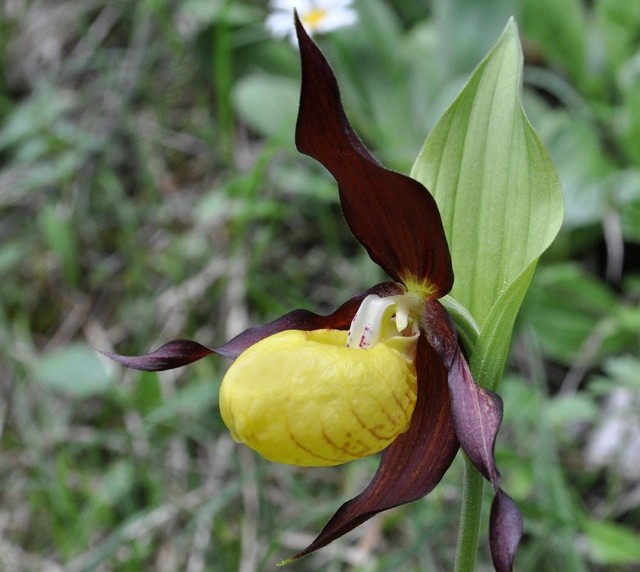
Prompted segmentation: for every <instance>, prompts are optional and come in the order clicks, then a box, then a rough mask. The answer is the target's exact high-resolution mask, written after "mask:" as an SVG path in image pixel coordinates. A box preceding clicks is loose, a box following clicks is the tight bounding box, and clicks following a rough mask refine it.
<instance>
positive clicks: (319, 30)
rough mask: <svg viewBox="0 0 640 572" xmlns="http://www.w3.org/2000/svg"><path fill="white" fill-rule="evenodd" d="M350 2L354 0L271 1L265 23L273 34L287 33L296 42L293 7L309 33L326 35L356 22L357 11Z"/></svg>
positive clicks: (280, 35)
mask: <svg viewBox="0 0 640 572" xmlns="http://www.w3.org/2000/svg"><path fill="white" fill-rule="evenodd" d="M352 4H353V0H271V2H270V3H269V8H270V9H271V14H269V16H267V20H266V26H267V29H268V30H269V31H270V32H271V33H272V34H273V35H274V36H276V37H278V38H284V37H286V36H289V39H290V40H291V42H292V43H293V44H295V43H296V41H297V40H296V31H295V27H294V25H293V11H294V9H295V10H296V11H297V12H298V16H299V18H300V20H301V22H302V24H303V25H304V27H305V29H306V30H307V32H308V33H309V34H311V35H313V34H326V33H327V32H332V31H333V30H337V29H338V28H343V27H345V26H351V25H352V24H355V23H356V22H357V21H358V13H357V12H356V11H355V10H354V9H353V8H351V5H352Z"/></svg>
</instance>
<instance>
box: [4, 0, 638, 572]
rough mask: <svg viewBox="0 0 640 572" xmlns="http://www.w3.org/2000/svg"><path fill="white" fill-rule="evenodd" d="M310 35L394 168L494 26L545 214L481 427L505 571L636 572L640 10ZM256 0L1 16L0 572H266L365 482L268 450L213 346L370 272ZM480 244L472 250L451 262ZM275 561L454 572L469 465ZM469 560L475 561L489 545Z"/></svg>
mask: <svg viewBox="0 0 640 572" xmlns="http://www.w3.org/2000/svg"><path fill="white" fill-rule="evenodd" d="M356 8H357V10H358V12H359V16H360V21H359V23H358V25H357V26H355V27H351V28H345V29H342V30H338V31H335V32H333V33H332V34H329V35H327V36H324V37H320V38H318V41H319V43H320V45H321V46H322V48H323V49H324V50H325V52H326V54H327V56H328V58H329V60H330V61H331V63H332V65H333V66H334V69H335V72H336V75H337V76H338V80H339V82H340V84H341V87H342V93H343V99H344V102H345V107H346V109H347V113H348V114H349V116H350V118H351V120H352V122H353V124H354V126H355V128H356V129H357V131H358V132H359V133H360V134H361V136H362V138H363V139H364V141H365V142H366V144H367V145H368V146H369V148H370V149H372V151H373V152H374V154H375V155H376V156H377V157H378V158H379V159H380V160H381V161H382V162H383V163H384V164H385V165H388V166H390V167H393V168H395V169H397V170H400V171H402V172H408V171H409V170H410V168H411V165H412V163H413V161H414V159H415V157H416V155H417V153H418V151H419V149H420V147H421V145H422V143H423V141H424V139H425V138H426V136H427V134H428V132H429V130H430V129H431V128H432V127H433V125H434V124H435V122H436V120H437V118H438V117H439V115H440V114H441V113H442V112H443V111H444V109H445V108H446V107H447V105H448V104H449V103H451V101H452V100H453V98H454V97H455V95H456V93H457V92H458V91H459V89H460V88H461V87H462V85H463V84H464V81H465V79H466V78H467V77H468V76H469V74H470V72H471V71H472V69H473V67H474V66H475V65H476V64H477V63H478V62H479V61H480V59H481V58H482V57H483V56H484V54H485V53H486V52H487V50H488V49H489V48H490V47H491V45H492V44H493V43H494V42H495V41H496V40H497V38H498V36H499V34H500V32H501V30H502V28H503V27H504V25H505V23H506V21H507V18H508V17H509V16H510V15H515V16H516V19H517V21H518V24H519V27H520V32H521V37H522V42H523V47H524V51H525V62H526V68H525V76H524V80H525V86H524V92H523V97H524V103H525V107H526V109H527V112H528V114H529V117H530V119H531V122H532V124H533V125H534V127H535V128H536V130H537V131H538V133H539V134H540V136H541V137H542V139H543V141H544V142H545V144H546V145H547V146H548V148H549V150H550V152H551V155H552V156H553V159H554V161H555V163H556V165H557V169H558V171H559V174H560V177H561V180H562V184H563V188H564V192H565V198H566V220H565V224H564V227H563V230H562V232H561V235H560V236H559V238H558V240H557V241H556V243H555V244H554V246H553V247H552V249H551V250H550V251H549V252H548V253H547V254H546V255H545V257H544V259H543V260H542V262H541V264H540V267H539V270H538V272H537V275H536V278H535V281H534V284H533V286H532V289H531V291H530V294H529V296H528V298H527V300H526V303H525V307H524V309H523V311H522V313H521V316H520V319H519V322H518V325H517V330H516V334H515V337H514V343H513V350H512V356H511V360H510V365H509V368H508V376H507V379H506V380H505V381H504V382H503V384H502V393H503V396H504V399H505V412H506V413H505V423H504V425H503V429H502V431H501V434H500V437H499V442H498V444H497V457H498V462H499V466H500V467H501V470H502V472H503V479H504V481H503V483H504V487H505V489H506V490H507V491H509V492H510V493H511V494H512V495H513V496H514V497H515V498H516V500H517V501H518V502H519V504H520V506H521V508H522V510H523V512H524V514H525V538H524V541H523V545H522V547H521V550H520V553H519V556H518V560H517V563H516V566H517V569H518V570H521V571H545V570H549V571H554V570H564V571H570V572H571V571H582V570H621V571H624V570H638V567H640V543H639V542H638V537H639V535H640V461H639V459H640V307H639V301H640V0H590V1H586V0H585V1H581V0H564V1H561V2H559V1H556V0H497V1H489V0H481V1H473V0H431V1H425V2H411V1H409V0H393V1H383V0H359V1H358V2H356ZM266 15H267V6H266V3H264V2H258V1H250V0H238V1H234V2H232V1H222V0H183V1H180V2H172V1H169V0H141V1H140V2H128V1H125V0H109V1H107V0H59V1H56V0H40V1H35V0H34V1H28V0H5V1H4V3H2V4H1V5H0V48H1V49H0V71H1V73H0V169H1V170H0V213H1V218H0V272H1V275H2V280H0V341H1V342H2V343H1V344H0V355H1V360H0V439H1V441H0V570H10V571H31V570H33V571H60V570H64V571H70V572H71V571H78V572H79V571H85V570H87V571H88V570H99V571H112V570H113V571H116V570H117V571H134V570H158V571H174V570H186V571H189V572H199V571H204V570H215V571H223V572H226V571H233V570H240V571H242V572H252V571H262V570H273V569H274V566H275V563H276V562H278V561H279V560H281V559H283V558H285V557H287V556H289V555H291V554H292V553H293V552H295V551H297V550H299V549H300V548H302V547H304V546H305V545H306V544H307V543H308V542H309V541H310V540H311V539H312V538H313V536H315V534H316V533H317V532H318V531H319V530H320V527H321V526H322V524H324V522H325V521H326V519H327V518H328V517H329V516H330V515H331V514H332V513H333V512H334V511H335V509H336V508H337V507H338V506H339V504H340V503H341V502H342V501H344V500H346V499H347V498H350V497H351V496H353V495H355V494H357V493H358V492H360V490H362V488H364V486H365V485H366V483H368V480H369V479H370V477H371V476H372V474H373V472H374V470H375V467H376V459H375V458H372V459H363V460H361V461H359V462H356V463H351V464H349V465H347V466H343V467H339V468H329V469H297V468H291V467H283V466H276V465H272V464H270V463H267V462H265V461H263V460H261V459H259V458H257V457H256V456H254V455H253V454H252V453H251V452H250V451H248V450H246V449H244V448H243V447H240V446H238V445H235V444H233V442H232V441H231V439H230V437H229V436H228V434H227V432H226V430H225V428H224V426H223V424H222V422H221V420H220V417H219V413H218V411H217V390H218V386H219V383H220V379H221V375H222V374H223V372H224V368H225V364H224V363H222V361H223V360H216V359H215V358H213V359H206V360H203V361H202V362H199V363H197V364H195V365H194V366H192V367H190V368H186V369H184V370H179V371H174V372H167V373H164V374H161V375H156V374H146V373H140V372H133V371H123V370H121V369H120V368H117V367H114V366H113V365H112V364H110V363H107V362H106V361H105V360H103V359H102V358H101V357H99V356H98V355H97V354H96V353H95V352H94V351H93V350H92V348H101V349H107V350H108V349H114V348H117V350H118V351H120V352H122V353H143V352H146V351H148V350H149V349H151V348H153V347H156V346H158V345H160V343H162V342H164V341H167V340H169V339H172V338H176V337H189V338H194V339H198V340H200V341H201V342H203V343H205V344H208V345H215V344H218V343H220V342H222V341H223V340H224V339H226V338H228V337H229V336H231V335H233V334H235V333H237V332H239V331H240V330H242V329H244V328H245V327H246V326H248V325H252V324H258V323H262V322H264V321H266V320H268V319H271V318H274V317H276V316H278V315H280V314H281V313H283V312H284V311H286V310H289V309H293V308H296V307H305V308H309V309H313V310H315V311H327V310H330V309H332V308H334V307H335V306H336V305H337V303H339V302H341V301H343V300H344V299H346V298H348V297H349V296H350V295H352V294H353V293H355V292H357V291H360V290H361V289H363V288H365V287H367V286H370V285H372V284H374V283H376V282H377V281H380V280H382V279H384V276H382V274H381V270H379V269H378V268H377V267H376V266H375V265H374V264H373V263H372V262H371V261H370V260H369V259H368V258H367V256H366V254H365V253H364V251H363V249H361V248H360V247H359V246H358V245H357V243H356V242H355V241H354V240H353V238H352V237H351V236H350V234H349V231H348V229H347V228H346V225H345V224H344V222H343V221H342V219H341V216H340V210H339V205H338V202H337V193H336V188H335V184H334V182H333V180H332V179H331V178H330V176H329V175H328V174H327V173H325V172H324V171H323V169H322V168H320V167H319V166H318V165H316V164H314V163H313V161H311V160H309V159H308V158H307V157H303V156H301V155H298V154H297V153H296V151H295V148H294V145H293V129H294V122H295V115H296V110H297V98H298V89H299V65H298V57H297V53H296V50H295V48H294V47H293V46H291V45H290V44H289V43H288V42H287V41H284V40H276V39H274V38H271V37H270V36H269V35H268V33H267V31H266V29H265V27H264V19H265V17H266ZM469 256H473V253H469ZM459 461H460V459H458V460H457V461H456V463H455V464H454V467H453V469H452V470H451V471H450V472H449V473H448V475H447V477H446V478H445V481H444V482H443V484H442V485H441V486H440V487H438V488H437V489H436V491H435V492H434V493H433V494H432V495H430V496H429V497H428V498H427V499H426V500H425V501H421V502H417V503H414V504H412V505H409V506H406V507H403V508H400V509H397V510H395V511H391V512H389V513H385V514H383V515H380V516H379V517H377V518H375V519H373V520H372V521H370V522H369V523H368V524H366V525H364V526H362V527H360V528H359V529H357V530H356V531H354V532H353V533H351V534H350V535H348V536H347V537H346V538H344V539H342V540H340V541H339V542H337V543H335V545H334V546H331V547H329V548H327V549H325V550H323V551H321V552H320V553H319V554H317V555H314V556H312V557H310V558H308V559H305V560H302V561H300V562H299V563H297V564H295V565H293V567H292V570H294V569H295V570H300V571H307V570H308V571H312V570H327V571H329V572H334V571H335V572H338V571H343V570H353V571H355V570H357V571H361V572H365V571H367V572H368V571H400V570H401V571H422V570H433V571H439V570H450V569H451V567H452V560H453V554H454V547H455V538H456V533H457V521H458V510H459V506H460V493H461V490H460V484H461V478H460V477H461V471H462V464H461V463H460V462H459ZM485 538H486V535H483V536H482V537H481V543H483V545H482V547H481V548H482V550H481V554H480V560H479V565H478V567H479V570H488V569H489V568H490V563H489V558H488V556H487V550H486V546H485V545H484V543H485V542H486V540H485Z"/></svg>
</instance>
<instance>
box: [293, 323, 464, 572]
mask: <svg viewBox="0 0 640 572" xmlns="http://www.w3.org/2000/svg"><path fill="white" fill-rule="evenodd" d="M416 373H417V376H418V395H417V401H416V405H415V408H414V410H413V415H412V417H411V425H410V427H409V429H408V430H407V432H406V433H403V434H401V435H400V436H399V437H398V438H397V439H396V440H395V441H394V442H393V443H392V444H391V445H390V446H389V447H388V448H387V449H386V450H385V451H384V453H383V455H382V459H381V461H380V465H379V467H378V470H377V472H376V474H375V476H374V477H373V480H372V481H371V483H370V484H369V486H368V487H367V488H366V489H365V490H364V491H363V492H362V493H361V494H360V495H358V496H357V497H355V498H354V499H352V500H350V501H348V502H347V503H345V504H343V505H342V506H341V507H340V508H339V509H338V511H337V512H336V513H335V515H334V516H333V517H332V518H331V520H329V522H328V523H327V524H326V526H325V527H324V528H323V529H322V532H320V534H319V535H318V537H317V538H316V539H315V540H314V541H313V542H312V543H311V544H310V545H309V546H308V547H307V548H305V549H304V550H303V551H302V552H299V553H298V554H296V555H295V556H294V557H293V558H292V559H291V560H297V559H298V558H301V557H302V556H306V555H307V554H310V553H311V552H314V551H315V550H318V549H319V548H322V547H323V546H326V545H327V544H329V543H330V542H332V541H334V540H335V539H337V538H339V537H340V536H342V535H343V534H346V533H347V532H349V531H350V530H352V529H353V528H355V527H356V526H358V525H360V524H362V523H363V522H365V521H366V520H368V519H369V518H371V517H372V516H374V515H375V514H377V513H379V512H381V511H383V510H387V509H390V508H393V507H395V506H399V505H401V504H406V503H408V502H412V501H415V500H418V499H420V498H422V497H424V496H425V495H426V494H428V493H429V492H430V491H431V490H432V489H433V488H434V487H435V486H436V485H437V484H438V483H439V482H440V480H441V479H442V476H443V475H444V473H445V472H446V471H447V469H448V468H449V466H450V465H451V463H452V461H453V459H454V457H455V456H456V453H457V451H458V440H457V439H456V436H455V431H454V426H453V419H452V416H451V409H450V404H449V389H448V388H447V384H446V381H445V380H446V376H447V372H446V369H445V367H444V365H443V364H442V362H441V360H440V359H438V356H437V355H436V354H435V352H434V351H433V349H432V348H431V347H430V345H429V344H428V343H427V341H426V340H425V338H424V337H423V336H420V338H418V347H417V353H416ZM287 562H289V561H287Z"/></svg>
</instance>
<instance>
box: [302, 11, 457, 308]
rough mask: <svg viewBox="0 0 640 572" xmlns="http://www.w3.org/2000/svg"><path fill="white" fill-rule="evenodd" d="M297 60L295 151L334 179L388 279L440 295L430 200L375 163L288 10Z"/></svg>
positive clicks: (447, 268)
mask: <svg viewBox="0 0 640 572" xmlns="http://www.w3.org/2000/svg"><path fill="white" fill-rule="evenodd" d="M296 28H297V33H298V41H299V46H300V56H301V61H302V87H301V93H300V109H299V111H298V123H297V126H296V145H297V147H298V150H299V151H300V152H302V153H305V154H307V155H309V156H311V157H313V158H314V159H316V160H317V161H319V162H320V163H322V165H324V166H325V167H326V168H327V169H328V170H329V172H330V173H331V174H332V175H333V176H334V178H335V179H336V181H337V182H338V186H339V189H340V203H341V205H342V210H343V213H344V217H345V219H346V221H347V224H348V225H349V228H350V229H351V231H352V232H353V234H354V236H355V237H356V238H357V239H358V241H359V242H360V243H361V244H362V245H363V246H364V247H365V248H366V249H367V252H368V253H369V256H371V258H372V260H373V261H374V262H376V263H377V264H379V265H380V266H381V267H382V268H383V269H384V270H385V271H386V272H387V273H388V274H389V276H391V277H392V278H393V279H394V280H397V281H401V282H405V283H409V282H414V283H417V284H418V285H419V286H421V287H422V288H423V289H424V290H425V291H427V292H429V293H432V294H434V295H436V296H438V297H439V296H443V295H445V294H446V293H447V292H449V290H450V289H451V286H452V284H453V270H452V266H451V257H450V255H449V247H448V245H447V240H446V237H445V234H444V229H443V226H442V221H441V219H440V213H439V211H438V207H437V205H436V203H435V200H434V199H433V197H432V196H431V194H430V193H429V192H428V191H427V189H426V188H425V187H424V186H423V185H422V184H420V183H418V182H417V181H415V180H413V179H411V178H410V177H407V176H405V175H401V174H399V173H395V172H393V171H389V170H388V169H385V168H384V167H382V166H381V165H380V164H379V163H378V162H377V161H376V160H375V159H374V158H373V157H372V156H371V154H370V153H369V152H368V151H367V149H366V148H365V147H364V145H363V144H362V142H361V141H360V139H359V138H358V136H357V135H356V134H355V132H354V131H353V129H352V127H351V125H350V124H349V121H348V120H347V117H346V115H345V113H344V109H343V107H342V102H341V100H340V92H339V89H338V84H337V82H336V79H335V77H334V75H333V72H332V71H331V68H330V67H329V64H328V63H327V60H326V59H325V57H324V56H323V54H322V52H321V51H320V49H319V48H318V47H317V46H316V44H314V43H313V41H312V40H311V39H310V38H309V36H308V35H307V33H306V32H305V30H304V28H303V26H302V24H301V23H300V21H299V19H298V18H297V16H296Z"/></svg>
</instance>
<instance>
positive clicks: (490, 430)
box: [423, 300, 522, 572]
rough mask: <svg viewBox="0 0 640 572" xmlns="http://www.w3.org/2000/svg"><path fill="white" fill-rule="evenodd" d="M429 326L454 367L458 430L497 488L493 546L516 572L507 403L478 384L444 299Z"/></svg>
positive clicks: (500, 568)
mask: <svg viewBox="0 0 640 572" xmlns="http://www.w3.org/2000/svg"><path fill="white" fill-rule="evenodd" d="M423 327H424V331H425V334H426V337H427V339H428V341H429V343H430V344H431V346H432V347H433V348H434V350H435V351H436V353H437V354H438V355H439V356H440V358H441V359H442V360H443V361H444V362H445V364H446V365H447V367H448V368H449V375H448V382H449V390H450V393H451V407H452V414H453V419H454V423H455V431H456V435H457V437H458V439H459V440H460V445H461V446H462V448H463V450H464V452H465V453H466V454H467V456H468V457H469V459H470V460H471V462H472V463H473V464H474V465H475V467H476V468H477V469H478V471H480V473H482V475H483V476H484V477H485V478H486V479H487V480H489V481H491V484H492V486H493V490H494V491H495V493H496V495H495V497H494V500H493V504H492V506H491V523H490V530H489V542H490V547H491V557H492V559H493V563H494V566H495V569H496V571H497V572H508V571H510V570H511V569H512V565H513V560H514V558H515V554H516V550H517V548H518V543H519V542H520V537H521V536H522V515H521V514H520V511H519V510H518V507H517V506H516V504H515V502H514V501H513V500H512V499H511V498H510V497H509V496H508V495H507V494H506V493H504V492H503V491H502V489H500V473H499V472H498V469H497V467H496V463H495V458H494V452H493V451H494V445H495V440H496V436H497V434H498V430H499V429H500V423H501V422H502V399H501V398H500V396H499V395H497V394H495V393H493V392H492V391H489V390H487V389H484V388H482V387H480V386H479V385H477V384H476V383H475V381H474V380H473V377H472V375H471V371H470V369H469V365H468V363H467V360H466V359H465V357H464V355H463V353H462V350H461V348H460V346H459V344H458V340H457V336H456V331H455V326H454V324H453V321H452V320H451V318H450V316H449V314H448V313H447V311H446V310H445V308H444V306H442V304H440V302H439V301H438V300H428V301H427V302H426V303H425V311H424V315H423Z"/></svg>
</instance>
